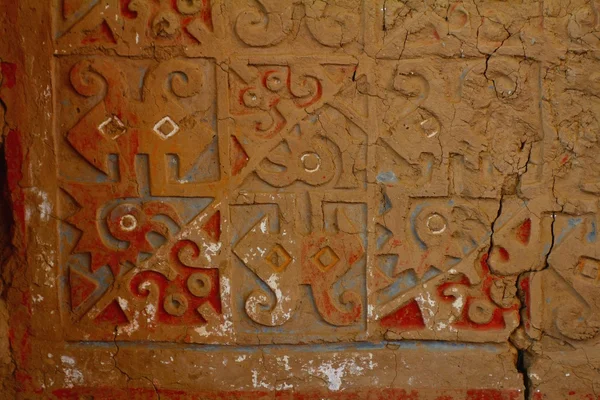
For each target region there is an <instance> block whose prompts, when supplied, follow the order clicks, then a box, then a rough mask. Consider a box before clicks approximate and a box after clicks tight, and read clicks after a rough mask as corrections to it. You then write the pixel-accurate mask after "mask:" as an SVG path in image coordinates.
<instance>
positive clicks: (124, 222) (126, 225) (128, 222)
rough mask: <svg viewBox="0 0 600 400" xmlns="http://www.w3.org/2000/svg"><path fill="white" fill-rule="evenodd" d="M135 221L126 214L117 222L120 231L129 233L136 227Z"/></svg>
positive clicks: (131, 216)
mask: <svg viewBox="0 0 600 400" xmlns="http://www.w3.org/2000/svg"><path fill="white" fill-rule="evenodd" d="M137 223H138V222H137V219H135V217H134V216H133V215H131V214H126V215H123V216H122V217H121V220H120V221H119V226H120V227H121V229H122V230H124V231H126V232H131V231H132V230H134V229H135V228H136V227H137Z"/></svg>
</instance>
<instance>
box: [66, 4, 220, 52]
mask: <svg viewBox="0 0 600 400" xmlns="http://www.w3.org/2000/svg"><path fill="white" fill-rule="evenodd" d="M57 2H58V3H59V4H57V6H56V10H57V18H56V26H55V31H56V34H55V36H56V38H57V45H58V47H59V48H60V49H61V51H62V52H71V51H73V49H74V48H79V47H88V48H92V47H101V48H110V49H115V50H116V51H117V52H119V53H123V54H136V53H144V52H147V51H149V50H148V49H150V48H151V46H159V47H162V46H191V45H200V44H206V40H207V38H213V37H214V36H213V35H214V33H213V32H214V29H213V16H212V11H211V5H210V2H208V1H204V0H199V1H186V0H177V1H152V2H146V1H140V0H120V1H116V0H101V1H91V0H85V1H82V0H58V1H57Z"/></svg>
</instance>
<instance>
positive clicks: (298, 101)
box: [229, 57, 366, 189]
mask: <svg viewBox="0 0 600 400" xmlns="http://www.w3.org/2000/svg"><path fill="white" fill-rule="evenodd" d="M243 60H244V59H239V60H238V61H235V62H234V63H233V64H232V66H231V70H232V72H231V73H230V91H229V93H230V97H231V98H232V99H235V101H232V102H231V103H230V112H231V115H232V117H233V120H234V127H233V132H232V136H231V137H232V145H231V153H230V159H231V164H232V171H231V172H232V175H233V176H234V180H235V182H240V183H241V182H242V180H244V179H246V178H247V177H249V175H252V176H251V177H249V179H250V181H249V182H250V184H257V185H262V186H263V187H265V188H267V187H269V186H270V187H278V188H293V187H300V186H303V185H304V186H306V185H308V186H309V187H323V188H332V189H334V188H335V189H342V188H344V189H357V188H360V187H361V181H362V185H364V180H365V173H364V170H365V167H366V164H365V162H366V134H365V131H364V124H363V123H362V121H363V119H362V118H361V116H360V113H359V112H358V111H356V110H355V109H354V107H353V105H348V104H346V103H344V102H341V101H339V100H338V99H337V97H338V96H339V95H341V93H343V92H344V90H345V89H346V88H347V87H349V86H351V85H352V83H353V82H352V74H353V71H354V65H353V61H352V59H349V58H345V57H339V58H337V59H336V58H334V59H332V60H331V61H330V62H328V64H315V63H312V62H310V59H308V58H297V59H291V60H286V61H285V62H283V63H282V62H281V61H278V60H276V59H274V60H272V61H269V60H268V59H267V58H264V59H263V58H261V59H258V60H256V62H254V63H253V64H249V63H247V61H246V63H245V62H244V61H243ZM307 113H308V114H309V115H307ZM256 181H258V182H256ZM298 185H300V186H298ZM363 188H364V186H363Z"/></svg>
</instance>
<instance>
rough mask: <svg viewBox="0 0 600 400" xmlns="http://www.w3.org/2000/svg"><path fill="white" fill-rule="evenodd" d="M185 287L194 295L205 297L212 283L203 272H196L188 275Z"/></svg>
mask: <svg viewBox="0 0 600 400" xmlns="http://www.w3.org/2000/svg"><path fill="white" fill-rule="evenodd" d="M187 287H188V289H189V290H190V292H191V293H192V294H193V295H194V296H196V297H206V296H208V295H209V293H210V290H211V287H212V284H211V282H210V279H209V278H208V276H206V275H205V274H202V273H200V272H197V273H195V274H192V275H190V277H189V278H188V280H187Z"/></svg>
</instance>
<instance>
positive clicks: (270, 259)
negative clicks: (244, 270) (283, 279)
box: [265, 244, 292, 272]
mask: <svg viewBox="0 0 600 400" xmlns="http://www.w3.org/2000/svg"><path fill="white" fill-rule="evenodd" d="M265 260H266V261H267V263H268V264H269V265H270V266H271V268H273V270H274V271H275V272H282V271H283V270H285V268H286V267H287V266H288V265H289V264H290V263H291V262H292V257H291V256H290V254H289V253H288V252H287V251H286V250H285V249H284V248H283V247H281V246H280V245H278V244H276V245H275V246H273V248H272V249H271V251H269V254H267V256H266V257H265Z"/></svg>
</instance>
